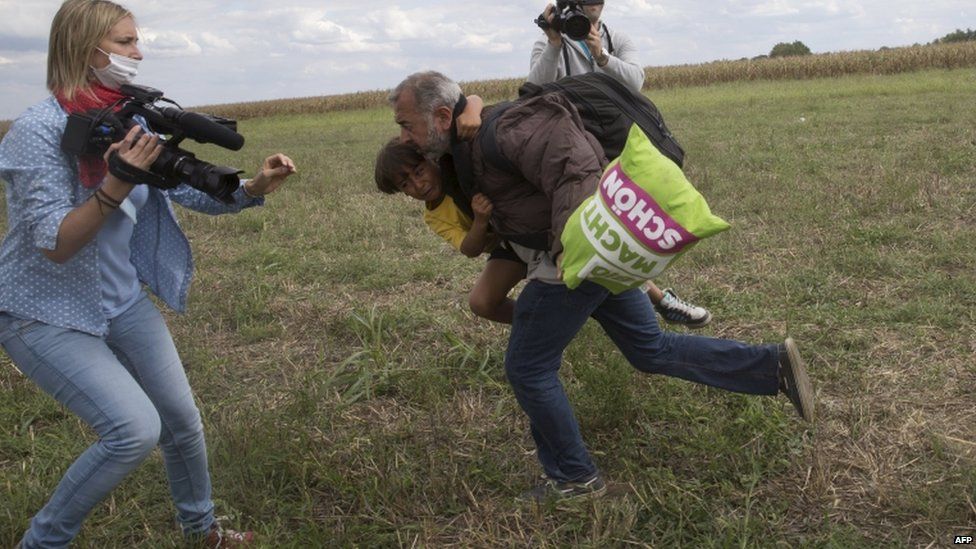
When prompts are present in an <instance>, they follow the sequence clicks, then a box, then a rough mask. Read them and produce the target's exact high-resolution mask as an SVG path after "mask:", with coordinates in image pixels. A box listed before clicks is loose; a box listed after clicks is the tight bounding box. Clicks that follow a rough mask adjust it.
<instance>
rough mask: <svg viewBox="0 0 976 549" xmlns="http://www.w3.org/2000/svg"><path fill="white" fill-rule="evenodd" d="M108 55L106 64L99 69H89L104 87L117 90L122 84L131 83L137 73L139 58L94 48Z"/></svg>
mask: <svg viewBox="0 0 976 549" xmlns="http://www.w3.org/2000/svg"><path fill="white" fill-rule="evenodd" d="M95 49H97V50H98V51H100V52H102V53H104V54H105V55H107V56H108V65H106V66H105V67H103V68H101V69H96V68H95V67H92V68H91V70H92V72H93V73H94V74H95V78H97V79H98V81H99V82H101V83H102V84H103V85H104V86H105V87H106V88H112V89H113V90H117V89H119V88H121V87H122V85H123V84H131V83H132V81H133V80H135V78H136V75H137V74H139V60H138V59H133V58H131V57H126V56H124V55H119V54H116V53H106V52H105V51H103V50H102V49H101V48H95Z"/></svg>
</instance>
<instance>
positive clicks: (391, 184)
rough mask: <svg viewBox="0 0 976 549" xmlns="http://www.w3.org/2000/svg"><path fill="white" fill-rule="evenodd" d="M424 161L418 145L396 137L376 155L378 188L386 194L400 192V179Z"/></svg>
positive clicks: (375, 175)
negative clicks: (409, 143) (415, 145)
mask: <svg viewBox="0 0 976 549" xmlns="http://www.w3.org/2000/svg"><path fill="white" fill-rule="evenodd" d="M423 161H424V155H423V154H421V153H420V151H419V150H417V148H416V147H414V146H413V145H407V144H406V143H403V142H401V141H400V138H399V137H394V138H393V139H391V140H390V141H389V142H388V143H387V144H386V145H383V148H382V149H380V152H379V154H377V155H376V172H375V174H374V177H375V179H376V188H377V189H379V190H381V191H383V192H385V193H386V194H394V193H397V192H400V187H399V185H398V184H399V183H400V181H403V180H404V179H405V178H406V177H407V176H408V175H409V174H410V172H412V171H413V169H414V168H416V167H417V166H419V165H420V163H421V162H423Z"/></svg>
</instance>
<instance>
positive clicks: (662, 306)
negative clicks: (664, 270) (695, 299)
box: [654, 288, 712, 328]
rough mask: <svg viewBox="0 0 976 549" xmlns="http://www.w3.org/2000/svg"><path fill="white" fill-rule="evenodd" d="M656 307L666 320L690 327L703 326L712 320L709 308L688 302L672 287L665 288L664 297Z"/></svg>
mask: <svg viewBox="0 0 976 549" xmlns="http://www.w3.org/2000/svg"><path fill="white" fill-rule="evenodd" d="M654 309H656V310H657V312H658V314H660V315H661V316H662V317H663V318H664V320H665V321H666V322H669V323H671V324H684V325H685V326H687V327H689V328H701V327H702V326H705V325H706V324H708V323H709V322H711V321H712V313H710V312H708V309H705V308H704V307H699V306H697V305H692V304H691V303H688V302H687V301H685V300H683V299H681V298H680V297H678V294H676V293H674V290H672V289H671V288H668V289H667V290H664V297H663V298H662V299H661V302H660V303H656V304H655V305H654Z"/></svg>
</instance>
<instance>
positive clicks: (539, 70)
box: [527, 0, 644, 92]
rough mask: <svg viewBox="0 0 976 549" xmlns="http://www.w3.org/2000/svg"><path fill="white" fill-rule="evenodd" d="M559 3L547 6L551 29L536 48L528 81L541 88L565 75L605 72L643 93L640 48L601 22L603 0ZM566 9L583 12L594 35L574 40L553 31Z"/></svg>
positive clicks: (563, 0)
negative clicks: (638, 49)
mask: <svg viewBox="0 0 976 549" xmlns="http://www.w3.org/2000/svg"><path fill="white" fill-rule="evenodd" d="M558 3H559V6H558V7H557V6H556V5H553V4H549V5H547V6H546V9H545V11H544V12H543V13H542V18H543V19H544V20H545V21H546V22H547V23H548V26H549V28H547V29H545V30H544V32H545V36H544V37H543V38H540V39H539V40H537V41H536V43H535V44H534V45H533V46H532V60H531V62H530V64H529V77H528V79H527V80H528V81H529V82H532V83H533V84H540V85H541V84H546V83H548V82H554V81H556V80H559V79H560V78H562V77H564V76H571V75H574V74H583V73H587V72H605V73H607V74H609V75H610V76H613V77H614V78H616V79H617V80H619V81H620V82H621V83H623V84H624V85H625V86H627V87H628V88H631V89H633V90H634V91H637V92H640V90H641V87H642V86H643V85H644V69H643V67H642V66H641V64H640V61H639V60H638V58H637V46H636V45H635V44H634V42H633V40H631V39H630V37H629V36H627V35H626V34H624V33H622V32H620V31H612V30H611V29H610V27H608V26H607V25H606V24H605V23H604V22H603V21H601V20H600V16H601V15H603V0H568V1H567V0H559V2H558ZM564 7H565V8H566V9H570V10H580V11H582V13H583V14H584V15H585V16H586V17H587V18H588V19H589V20H590V25H591V26H590V33H589V35H587V36H586V37H585V38H584V39H581V40H573V39H572V38H570V37H569V36H567V35H566V34H563V33H561V32H559V31H557V30H554V29H553V25H552V24H553V19H554V18H556V17H558V16H559V15H560V13H562V12H564V11H565V9H560V8H564Z"/></svg>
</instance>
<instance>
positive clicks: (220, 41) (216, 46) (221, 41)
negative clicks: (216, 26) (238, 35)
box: [200, 32, 238, 54]
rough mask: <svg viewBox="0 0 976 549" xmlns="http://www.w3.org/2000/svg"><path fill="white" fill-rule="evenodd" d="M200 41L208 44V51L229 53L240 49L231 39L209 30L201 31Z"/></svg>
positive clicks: (206, 49)
mask: <svg viewBox="0 0 976 549" xmlns="http://www.w3.org/2000/svg"><path fill="white" fill-rule="evenodd" d="M200 41H201V42H202V43H203V44H204V45H205V46H206V48H205V51H206V52H207V53H214V54H229V53H236V52H237V51H238V49H237V46H235V45H234V44H232V43H231V41H230V40H228V39H226V38H221V37H220V36H217V35H216V34H212V33H209V32H204V33H201V34H200Z"/></svg>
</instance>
